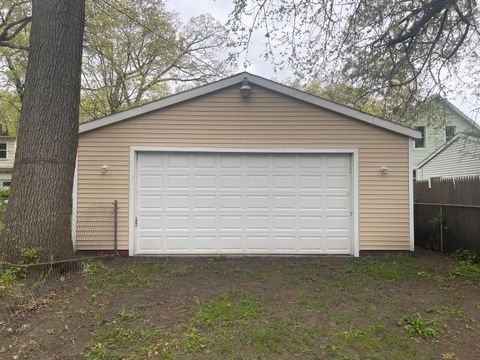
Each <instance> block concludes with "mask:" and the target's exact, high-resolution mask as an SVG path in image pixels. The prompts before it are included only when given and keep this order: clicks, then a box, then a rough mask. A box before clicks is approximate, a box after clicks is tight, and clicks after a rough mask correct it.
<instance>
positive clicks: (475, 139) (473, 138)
mask: <svg viewBox="0 0 480 360" xmlns="http://www.w3.org/2000/svg"><path fill="white" fill-rule="evenodd" d="M459 140H465V141H472V142H476V143H478V145H479V146H480V138H478V137H476V136H473V135H472V134H467V133H464V132H460V133H458V134H457V135H455V136H454V137H453V138H451V139H450V140H449V141H447V142H446V143H444V144H443V145H441V146H440V147H438V148H437V149H436V150H435V151H433V152H432V153H431V154H430V155H428V156H427V157H426V158H425V159H423V160H422V161H420V162H419V163H418V165H417V167H416V168H417V169H420V168H421V167H423V166H424V165H426V164H427V163H428V162H430V161H431V160H433V159H434V158H435V157H437V156H438V155H439V154H440V153H441V152H443V151H444V150H446V149H448V148H449V147H450V146H451V145H452V144H453V143H455V142H457V141H459Z"/></svg>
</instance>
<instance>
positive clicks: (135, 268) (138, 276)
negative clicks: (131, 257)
mask: <svg viewBox="0 0 480 360" xmlns="http://www.w3.org/2000/svg"><path fill="white" fill-rule="evenodd" d="M170 272H171V268H170V266H169V265H168V264H164V263H150V264H135V265H131V266H125V267H122V268H116V269H111V268H110V269H106V270H104V271H101V272H97V273H95V272H94V274H93V275H92V276H90V278H89V281H88V286H89V287H90V288H92V289H95V290H100V291H104V292H106V291H121V290H126V289H139V288H145V287H147V286H149V285H151V284H152V283H153V282H155V281H158V280H159V279H161V278H162V276H164V275H166V274H168V273H170Z"/></svg>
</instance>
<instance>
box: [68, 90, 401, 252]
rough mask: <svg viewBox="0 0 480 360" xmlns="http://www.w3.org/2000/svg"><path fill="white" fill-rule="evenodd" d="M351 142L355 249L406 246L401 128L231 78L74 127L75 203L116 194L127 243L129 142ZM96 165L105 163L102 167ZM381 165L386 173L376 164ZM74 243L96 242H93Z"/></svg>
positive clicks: (123, 245) (124, 245) (122, 239)
mask: <svg viewBox="0 0 480 360" xmlns="http://www.w3.org/2000/svg"><path fill="white" fill-rule="evenodd" d="M131 146H148V147H195V148H197V147H206V148H212V147H215V148H222V147H224V148H309V149H314V148H318V149H322V148H323V149H335V148H338V149H346V148H348V149H352V148H357V149H358V153H359V173H358V174H359V213H360V216H359V238H360V250H409V248H410V236H409V203H408V200H409V193H408V191H409V186H408V185H409V184H408V181H409V161H408V138H407V137H406V136H403V135H400V134H396V133H393V132H390V131H388V130H384V129H381V128H377V127H374V126H371V125H369V124H366V123H363V122H361V121H358V120H354V119H350V118H348V117H346V116H343V115H340V114H336V113H333V112H330V111H328V110H323V109H320V108H317V107H315V106H313V105H310V104H306V103H303V102H301V101H298V100H295V99H291V98H289V97H286V96H283V95H280V94H277V93H274V92H272V91H269V90H266V89H263V88H259V87H256V86H254V87H253V89H252V94H251V96H250V97H249V98H248V99H244V98H242V97H241V95H240V91H239V89H238V86H234V87H231V88H227V89H224V90H221V91H219V92H217V93H213V94H210V95H205V96H202V97H199V98H196V99H193V100H189V101H186V102H183V103H180V104H177V105H173V106H171V107H168V108H165V109H161V110H158V111H155V112H151V113H148V114H144V115H141V116H138V117H136V118H132V119H129V120H125V121H122V122H119V123H116V124H112V125H109V126H106V127H103V128H99V129H96V130H93V131H89V132H86V133H83V134H81V135H80V140H79V149H78V189H77V204H78V206H79V207H80V206H88V205H90V204H92V203H96V202H104V201H105V202H109V201H113V200H118V206H119V217H118V241H119V249H124V250H127V249H128V223H129V222H128V207H129V206H128V205H129V166H130V163H129V162H130V147H131ZM103 165H107V166H108V171H107V173H106V174H102V171H101V168H102V166H103ZM382 166H386V167H388V175H387V176H385V175H382V173H381V172H380V168H381V167H382ZM76 247H77V249H79V250H86V249H97V248H98V246H97V245H95V244H94V243H79V242H78V241H77V244H76Z"/></svg>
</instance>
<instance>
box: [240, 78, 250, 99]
mask: <svg viewBox="0 0 480 360" xmlns="http://www.w3.org/2000/svg"><path fill="white" fill-rule="evenodd" d="M240 93H241V94H242V96H243V97H244V98H247V97H249V96H250V94H251V93H252V88H251V86H250V83H249V82H248V79H247V78H243V81H242V86H240Z"/></svg>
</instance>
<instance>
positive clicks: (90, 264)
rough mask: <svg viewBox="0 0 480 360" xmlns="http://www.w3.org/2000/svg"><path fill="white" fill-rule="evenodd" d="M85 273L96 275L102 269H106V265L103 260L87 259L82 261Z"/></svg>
mask: <svg viewBox="0 0 480 360" xmlns="http://www.w3.org/2000/svg"><path fill="white" fill-rule="evenodd" d="M82 266H83V273H84V274H85V275H94V274H97V273H98V272H100V271H105V269H106V267H105V265H104V264H103V263H102V262H101V261H98V260H97V261H91V260H87V261H84V262H82Z"/></svg>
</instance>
